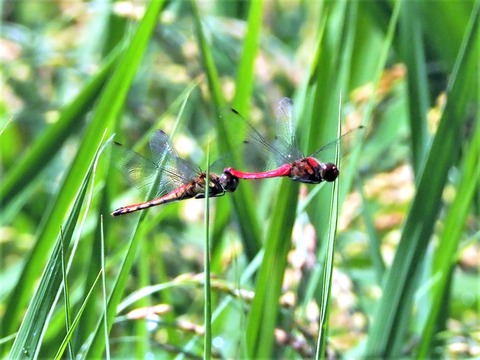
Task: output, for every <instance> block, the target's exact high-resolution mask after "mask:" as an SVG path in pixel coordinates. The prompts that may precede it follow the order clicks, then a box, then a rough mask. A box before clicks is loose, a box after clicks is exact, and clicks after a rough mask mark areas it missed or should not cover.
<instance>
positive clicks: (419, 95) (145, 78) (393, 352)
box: [0, 0, 480, 358]
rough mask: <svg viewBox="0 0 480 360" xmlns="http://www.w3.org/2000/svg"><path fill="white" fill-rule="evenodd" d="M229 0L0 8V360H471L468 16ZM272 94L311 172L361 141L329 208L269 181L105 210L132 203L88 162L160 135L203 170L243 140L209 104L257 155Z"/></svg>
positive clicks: (310, 193)
mask: <svg viewBox="0 0 480 360" xmlns="http://www.w3.org/2000/svg"><path fill="white" fill-rule="evenodd" d="M46 4H47V3H46ZM105 4H107V3H105ZM228 4H229V6H228V7H224V6H223V4H221V3H220V2H213V1H212V2H201V1H192V2H171V3H168V4H163V3H162V2H156V1H153V2H151V3H150V4H149V5H148V6H143V5H141V6H137V7H135V8H133V7H129V6H127V3H122V4H120V3H118V4H116V5H115V6H112V7H110V6H105V8H100V7H99V8H94V7H90V6H89V5H88V4H82V5H79V6H77V7H74V6H73V5H72V3H71V2H60V3H53V2H49V3H48V5H45V6H43V7H36V6H35V5H34V4H33V3H31V4H30V3H27V2H13V3H12V4H11V5H9V6H11V8H7V7H5V8H4V11H5V15H6V19H8V21H7V22H5V23H4V24H2V27H3V29H4V30H5V31H4V32H3V34H4V39H3V40H2V44H1V46H2V48H3V49H5V52H4V53H5V54H7V55H8V57H7V58H5V59H2V65H5V66H3V69H2V75H3V84H2V85H3V88H4V92H3V94H4V96H3V97H2V100H1V105H2V107H1V109H2V115H3V116H2V122H1V124H0V128H1V129H2V130H1V133H0V159H1V168H0V171H1V177H2V181H1V184H0V200H1V206H2V209H1V211H0V221H1V228H0V233H1V234H2V235H1V246H2V247H1V249H2V260H3V261H2V262H3V264H2V273H1V279H2V285H3V286H2V289H1V291H0V296H1V299H2V302H1V304H2V306H1V308H0V309H1V312H0V314H1V316H2V319H1V321H2V329H1V330H2V338H1V342H0V344H1V350H2V355H3V356H4V357H5V356H7V354H9V355H10V357H12V358H16V357H20V356H29V357H32V356H39V357H42V358H53V357H57V358H60V357H65V356H66V357H77V356H79V357H85V358H91V357H94V358H99V357H102V356H103V357H108V356H111V357H112V358H119V357H126V358H145V357H147V356H150V354H152V355H153V356H155V357H161V356H176V355H179V356H185V357H190V356H191V357H194V356H195V357H202V356H203V357H205V358H209V357H211V356H212V357H222V358H246V357H249V358H306V357H315V351H316V349H317V348H318V349H322V350H321V351H319V352H318V353H317V355H316V357H317V358H322V357H325V356H326V354H325V352H324V351H323V349H325V348H326V351H327V353H328V354H332V353H336V354H338V355H339V356H341V357H354V358H362V357H366V356H374V357H382V358H387V357H390V358H392V357H399V356H403V357H415V356H416V357H418V358H424V357H427V356H430V357H432V356H440V357H450V356H457V357H462V356H464V357H469V356H478V355H479V354H478V353H474V352H472V351H474V349H475V346H476V348H477V349H478V344H479V342H480V339H479V338H478V337H475V336H477V335H476V334H475V333H474V331H473V330H474V329H475V328H476V327H478V322H479V317H478V313H476V310H477V309H476V305H475V304H478V301H479V299H478V296H479V294H478V291H477V292H475V289H474V287H473V286H468V285H463V284H470V283H472V282H475V280H476V281H477V282H478V269H476V268H475V261H474V265H471V264H470V263H469V262H468V259H469V257H468V256H464V253H467V252H468V253H474V254H476V255H474V258H475V259H476V262H477V263H478V246H477V244H476V243H475V241H472V240H471V239H472V238H474V236H475V233H476V232H478V229H477V228H476V227H475V224H478V221H479V220H478V212H476V211H474V210H473V209H474V206H471V205H472V204H474V201H475V196H476V195H478V194H477V193H478V191H476V190H477V189H478V183H479V177H480V173H479V171H478V156H479V155H478V152H479V149H478V145H477V144H478V143H479V142H478V132H479V129H478V123H479V122H478V116H479V115H478V114H479V112H478V110H479V109H478V104H479V103H480V101H479V99H480V96H479V89H480V88H479V82H478V77H479V76H478V54H479V53H480V49H479V48H478V46H479V45H478V44H479V43H480V42H479V41H478V40H479V39H478V35H479V30H478V29H479V24H478V21H479V18H480V17H479V8H480V5H479V4H480V1H478V0H476V1H474V2H460V3H459V2H437V3H436V6H435V7H434V8H432V7H431V6H429V4H430V3H429V2H415V3H413V2H406V3H405V2H400V1H394V2H393V3H387V2H352V1H341V2H321V3H317V2H313V1H312V2H308V1H307V2H300V1H288V2H284V1H280V2H274V1H256V2H252V3H251V6H250V7H249V5H248V3H245V2H240V1H238V2H236V1H230V2H228ZM137 5H138V4H137ZM164 5H165V6H166V7H165V8H163V6H164ZM33 13H34V14H35V17H32V16H31V14H33ZM19 34H20V35H21V36H17V35H19ZM112 49H113V50H112ZM3 62H5V63H4V64H3ZM340 93H342V94H343V100H342V104H341V109H342V110H341V113H340V114H339V110H338V104H339V94H340ZM284 96H288V97H291V98H292V99H294V101H295V110H296V117H297V120H298V128H297V130H298V139H299V141H300V148H301V150H302V151H304V152H305V153H306V154H309V153H312V152H313V151H315V150H316V149H318V148H319V147H320V146H322V145H323V144H325V143H327V142H328V141H330V140H332V139H334V138H335V137H336V136H337V132H338V130H337V129H338V127H337V126H338V118H339V116H340V118H341V121H342V128H346V129H350V128H353V127H355V126H358V125H360V124H364V125H366V129H365V132H364V133H363V134H361V136H357V137H355V139H354V141H355V144H347V145H348V146H349V147H348V149H346V150H348V152H349V156H348V157H347V158H345V159H340V163H339V164H340V166H339V167H340V179H339V181H338V182H337V183H336V184H335V186H336V187H337V188H336V189H335V194H336V200H335V202H334V204H335V206H332V205H331V204H332V202H331V199H332V184H321V185H299V184H298V183H294V182H292V181H290V180H289V179H283V180H280V179H266V180H262V181H242V182H241V183H240V185H239V187H238V189H237V190H236V191H235V193H233V194H226V195H225V196H223V197H220V198H215V199H210V200H209V203H207V204H205V202H204V201H203V200H195V199H192V200H186V201H182V202H179V203H173V204H168V205H164V206H159V207H157V208H153V209H150V210H148V211H145V212H142V214H136V215H135V214H131V215H127V216H125V217H120V218H112V217H111V216H110V215H109V214H110V212H111V211H112V210H113V209H114V208H115V206H114V205H116V204H121V205H122V204H123V203H124V201H125V200H126V199H127V201H128V200H129V199H131V197H132V194H135V193H134V191H136V190H135V189H133V190H132V189H128V188H125V187H124V182H123V181H122V180H121V179H120V176H119V173H118V172H116V171H115V170H114V167H113V166H112V165H111V164H110V163H109V162H110V158H109V156H108V154H107V152H105V153H104V154H102V155H101V156H100V157H98V159H97V158H96V156H97V151H98V149H99V147H100V146H101V145H102V144H103V143H104V142H105V141H106V139H108V138H109V137H110V136H111V135H113V134H114V133H115V134H116V135H115V139H120V140H121V141H122V142H125V143H126V144H137V145H132V148H134V150H135V151H138V152H148V149H146V146H145V145H146V143H147V141H148V138H149V134H150V133H151V132H152V130H155V129H159V128H160V129H163V130H165V131H166V132H167V133H168V134H169V135H170V136H171V138H172V141H173V142H174V143H175V146H176V147H178V148H179V151H180V152H181V153H182V154H184V153H185V154H187V156H186V157H188V155H190V157H191V160H192V161H193V162H195V163H196V164H198V165H200V166H201V167H202V168H205V165H204V164H208V163H210V162H211V161H208V159H209V158H208V156H207V155H206V154H210V150H209V149H207V144H211V146H212V153H214V154H218V153H220V155H221V154H222V153H227V152H229V151H232V150H235V146H236V144H238V143H239V142H241V140H242V139H237V138H235V137H236V134H235V133H234V132H233V134H232V131H226V130H225V129H223V128H222V127H223V125H224V123H223V122H222V121H218V119H219V115H220V114H221V111H222V110H223V109H225V108H228V107H229V106H232V107H234V108H235V109H236V110H238V111H239V112H240V113H241V114H242V115H243V116H245V117H247V118H248V119H249V120H250V121H251V122H252V123H254V124H255V125H256V126H257V127H258V128H259V131H260V132H261V133H262V134H264V135H265V136H266V137H267V138H273V136H274V131H275V130H274V126H271V125H272V124H273V123H272V121H271V120H272V114H273V112H274V111H273V109H274V108H275V107H276V104H277V102H278V100H279V99H280V98H282V97H284ZM217 148H218V149H217ZM342 151H343V149H342ZM182 156H183V155H182ZM319 157H320V160H324V159H322V158H321V157H322V154H321V153H320V154H319ZM95 159H97V160H98V164H97V165H96V166H95V168H93V163H94V160H95ZM206 159H207V160H206ZM212 160H215V159H212ZM92 171H94V176H92ZM87 189H88V190H87ZM205 206H207V207H205ZM336 206H338V213H339V217H338V226H335V225H336V221H332V216H333V218H336V211H337V210H335V207H336ZM332 212H334V214H332ZM102 216H103V218H102ZM335 229H336V235H335V237H333V234H335ZM477 236H478V235H477ZM205 238H207V239H208V240H209V241H208V242H205ZM333 244H335V246H333ZM62 246H64V248H63V249H62ZM208 249H210V251H211V253H210V256H205V254H208V253H206V251H207V250H208ZM459 264H461V266H459ZM469 264H470V265H469ZM68 269H69V270H68ZM204 271H206V274H210V276H208V281H206V280H205V278H204V275H203V273H204ZM472 274H473V275H472ZM99 276H102V278H103V280H102V281H103V282H104V288H103V289H102V286H100V282H99V281H98V280H99ZM472 277H473V280H472ZM326 279H327V280H328V279H331V287H330V285H329V284H328V283H327V282H328V281H326ZM62 286H65V287H64V288H62ZM324 287H325V288H324ZM322 288H323V290H322ZM459 288H461V290H462V291H459V290H458V289H459ZM206 295H209V296H206ZM325 296H326V297H325ZM465 299H471V300H470V301H469V302H468V301H466V300H465ZM446 304H452V306H451V307H450V308H448V307H446ZM440 309H443V310H442V311H440ZM472 313H473V314H474V315H472ZM326 314H328V322H324V323H321V322H320V319H322V318H323V319H327V318H326V317H325V315H326ZM321 324H325V325H324V326H322V325H321ZM320 326H321V327H320ZM12 334H13V336H12ZM319 334H322V337H320V336H319ZM459 334H460V335H462V336H463V337H458V336H456V335H459ZM107 336H108V337H107ZM318 343H321V344H323V345H324V346H325V347H322V346H323V345H322V346H318V347H317V344H318ZM456 343H462V345H465V347H464V349H465V350H464V351H463V352H462V351H459V350H456V349H458V347H455V346H454V345H456ZM210 344H211V348H210ZM468 344H471V345H470V346H469V345H468ZM472 344H473V345H472Z"/></svg>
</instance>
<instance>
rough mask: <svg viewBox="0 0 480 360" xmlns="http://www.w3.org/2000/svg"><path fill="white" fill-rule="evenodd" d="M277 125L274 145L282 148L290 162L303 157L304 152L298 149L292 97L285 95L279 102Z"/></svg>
mask: <svg viewBox="0 0 480 360" xmlns="http://www.w3.org/2000/svg"><path fill="white" fill-rule="evenodd" d="M275 125H276V127H275V130H276V131H275V142H274V146H275V147H276V148H277V149H280V150H281V152H282V154H283V155H285V156H286V157H287V158H288V159H289V162H292V161H295V160H298V159H301V158H303V154H302V153H301V152H300V150H298V144H297V141H296V137H295V115H294V107H293V101H292V99H290V98H287V97H284V98H282V99H280V101H279V102H278V107H277V111H276V121H275ZM279 160H280V159H279ZM277 162H278V161H277Z"/></svg>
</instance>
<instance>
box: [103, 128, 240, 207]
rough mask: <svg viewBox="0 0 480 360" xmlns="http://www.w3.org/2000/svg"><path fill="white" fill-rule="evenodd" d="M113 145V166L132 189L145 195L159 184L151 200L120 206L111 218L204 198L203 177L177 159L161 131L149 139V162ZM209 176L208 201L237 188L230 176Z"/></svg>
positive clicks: (203, 175) (195, 167)
mask: <svg viewBox="0 0 480 360" xmlns="http://www.w3.org/2000/svg"><path fill="white" fill-rule="evenodd" d="M114 145H115V149H114V154H115V157H118V159H116V160H118V161H117V162H116V166H117V168H118V169H119V170H120V171H122V172H123V173H124V174H125V175H126V176H127V178H128V179H129V180H130V181H131V182H132V183H133V184H134V185H136V186H137V187H138V188H139V189H140V190H142V191H144V190H147V191H148V190H149V189H150V188H151V187H152V185H153V184H158V187H157V190H156V192H155V195H154V196H152V197H153V199H152V200H149V201H145V202H141V203H138V204H133V205H128V206H123V207H121V208H118V209H117V210H115V211H113V212H112V216H119V215H124V214H129V213H132V212H135V211H138V210H144V209H147V208H149V207H152V206H157V205H162V204H167V203H170V202H173V201H178V200H184V199H191V198H195V199H201V198H204V197H205V186H206V182H207V181H206V180H207V179H206V173H205V172H202V171H201V170H200V168H198V167H197V166H195V165H193V164H192V163H190V162H189V161H186V160H185V159H182V158H181V157H180V156H178V153H177V151H176V150H175V148H174V146H173V144H172V142H171V141H170V139H169V137H168V135H167V134H165V133H164V132H163V131H161V130H158V131H156V132H155V133H154V134H153V135H152V137H151V138H150V149H151V151H152V155H153V157H152V161H151V160H148V159H146V158H144V157H143V156H141V155H139V154H137V153H136V152H134V151H131V150H128V149H127V148H125V147H123V146H122V145H121V144H118V143H114ZM209 175H210V178H209V180H208V187H209V193H208V194H209V197H217V196H222V195H224V194H225V193H226V192H234V191H235V190H236V188H237V186H238V178H237V177H235V176H234V175H231V174H229V173H223V174H222V175H220V176H219V175H217V174H214V173H210V174H209Z"/></svg>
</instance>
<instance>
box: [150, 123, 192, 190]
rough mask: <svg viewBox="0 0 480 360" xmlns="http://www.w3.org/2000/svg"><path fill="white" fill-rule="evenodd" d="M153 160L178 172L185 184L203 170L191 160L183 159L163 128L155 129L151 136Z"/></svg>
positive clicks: (162, 166) (160, 165) (160, 166)
mask: <svg viewBox="0 0 480 360" xmlns="http://www.w3.org/2000/svg"><path fill="white" fill-rule="evenodd" d="M150 149H151V151H152V156H153V161H154V162H155V163H156V164H157V165H158V167H159V168H161V169H165V170H167V171H168V172H170V173H173V174H176V175H177V176H176V177H177V178H180V181H181V182H182V183H183V184H187V183H188V182H189V181H190V180H192V179H193V178H194V177H196V176H197V175H198V174H199V173H200V172H201V170H200V169H199V168H198V167H197V166H195V165H194V164H192V163H191V162H189V161H187V160H184V159H182V158H181V157H180V156H179V155H178V153H177V150H176V149H175V147H174V146H173V144H172V142H171V140H170V138H169V137H168V135H167V134H165V133H164V132H163V131H162V130H158V131H155V132H154V133H153V135H152V137H151V138H150Z"/></svg>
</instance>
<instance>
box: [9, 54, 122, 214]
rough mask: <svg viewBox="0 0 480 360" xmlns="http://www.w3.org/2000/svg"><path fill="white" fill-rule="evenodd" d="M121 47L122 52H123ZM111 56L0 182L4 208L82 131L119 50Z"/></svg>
mask: <svg viewBox="0 0 480 360" xmlns="http://www.w3.org/2000/svg"><path fill="white" fill-rule="evenodd" d="M120 49H121V47H119V49H118V50H120ZM118 50H117V51H115V52H114V53H112V54H111V56H109V58H108V59H107V60H106V62H105V64H104V65H103V67H102V68H101V70H100V71H99V72H98V73H97V74H96V75H95V76H93V77H92V79H91V80H90V81H89V82H88V83H87V85H85V87H84V88H83V90H82V91H81V92H80V93H79V94H78V96H76V97H75V99H74V100H72V102H70V103H69V104H68V105H67V106H65V108H64V109H63V110H62V112H61V114H60V117H59V119H58V121H57V122H56V123H55V124H53V125H51V126H50V127H49V128H48V129H46V130H45V132H44V133H43V134H42V135H41V136H40V137H39V138H38V139H37V140H35V142H34V143H33V144H32V146H31V147H30V149H28V150H27V151H26V153H25V155H23V156H22V158H21V159H19V161H18V162H17V163H16V164H15V166H14V167H13V168H12V169H10V170H9V171H8V172H7V173H6V174H5V177H4V178H3V179H2V182H1V183H0V199H2V205H3V206H6V205H8V203H9V202H10V201H11V200H12V199H13V198H14V197H15V196H16V195H17V194H19V193H20V192H21V191H22V190H23V189H24V188H25V187H26V186H28V185H29V184H30V183H31V182H32V181H33V180H34V179H35V178H36V176H37V175H38V174H40V173H41V171H42V170H43V169H44V168H45V167H46V166H47V165H48V164H49V163H50V160H52V158H53V157H54V155H55V154H56V153H57V152H58V150H59V149H60V148H61V146H62V145H63V143H64V142H65V140H66V139H67V138H68V136H69V135H70V134H71V133H72V130H74V129H76V128H80V125H81V122H82V120H83V118H84V116H85V114H86V113H87V112H88V111H89V110H90V109H91V107H92V105H93V103H94V101H95V100H96V99H97V97H98V95H99V94H100V91H101V90H102V88H103V85H104V84H105V81H106V79H107V77H108V76H109V75H110V74H111V71H112V68H113V66H114V64H115V62H116V61H117V60H118V57H119V51H118Z"/></svg>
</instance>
